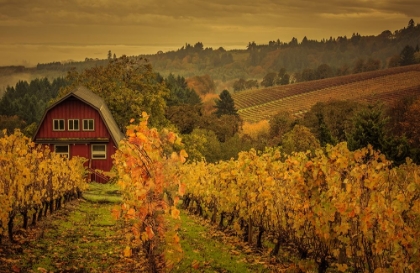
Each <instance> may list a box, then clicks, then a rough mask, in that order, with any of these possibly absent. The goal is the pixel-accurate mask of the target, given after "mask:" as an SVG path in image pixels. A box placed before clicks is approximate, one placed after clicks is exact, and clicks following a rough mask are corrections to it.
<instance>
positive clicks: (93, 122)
mask: <svg viewBox="0 0 420 273" xmlns="http://www.w3.org/2000/svg"><path fill="white" fill-rule="evenodd" d="M90 120H91V121H92V127H93V128H92V129H90V128H89V125H90V124H89V121H90ZM85 121H87V122H88V123H87V125H88V126H87V129H86V127H85ZM82 123H83V124H82V126H83V131H95V120H94V119H92V118H91V119H83V120H82Z"/></svg>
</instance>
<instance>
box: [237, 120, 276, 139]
mask: <svg viewBox="0 0 420 273" xmlns="http://www.w3.org/2000/svg"><path fill="white" fill-rule="evenodd" d="M269 132H270V124H269V122H268V120H261V121H258V122H255V123H253V122H244V124H243V125H242V131H241V132H240V135H241V137H242V136H244V135H247V136H249V137H251V138H252V139H253V140H257V139H258V136H261V135H268V133H269Z"/></svg>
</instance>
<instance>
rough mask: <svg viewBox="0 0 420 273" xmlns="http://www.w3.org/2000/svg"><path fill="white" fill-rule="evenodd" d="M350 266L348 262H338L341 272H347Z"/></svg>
mask: <svg viewBox="0 0 420 273" xmlns="http://www.w3.org/2000/svg"><path fill="white" fill-rule="evenodd" d="M347 268H348V266H347V265H346V264H337V269H338V271H340V272H346V270H347Z"/></svg>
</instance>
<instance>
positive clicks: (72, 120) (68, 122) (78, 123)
mask: <svg viewBox="0 0 420 273" xmlns="http://www.w3.org/2000/svg"><path fill="white" fill-rule="evenodd" d="M75 121H77V128H75V126H74V124H75V123H74V122H75ZM70 123H73V124H72V125H73V126H72V127H73V129H71V128H70ZM67 130H68V131H79V130H80V122H79V119H68V120H67Z"/></svg>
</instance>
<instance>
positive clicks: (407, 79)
mask: <svg viewBox="0 0 420 273" xmlns="http://www.w3.org/2000/svg"><path fill="white" fill-rule="evenodd" d="M419 90H420V65H412V66H404V67H396V68H391V69H385V70H380V71H374V72H366V73H360V74H353V75H347V76H342V77H335V78H330V79H323V80H316V81H310V82H304V83H297V84H291V85H283V86H276V87H272V88H266V89H259V90H250V91H243V92H240V93H236V94H234V95H233V96H232V97H233V99H234V100H235V105H236V108H237V109H238V113H239V115H240V116H241V117H242V118H243V120H245V121H249V122H257V121H259V120H262V119H268V118H269V117H271V116H273V115H275V114H276V113H278V112H279V111H287V112H289V113H291V114H292V115H294V116H301V115H303V114H304V113H305V112H307V111H308V110H309V109H310V108H311V107H312V106H313V105H315V104H316V103H317V102H325V101H329V100H353V101H358V102H369V103H375V102H377V101H381V102H384V103H387V102H391V101H393V100H396V99H398V98H401V97H404V96H407V95H413V94H418V93H419Z"/></svg>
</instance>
